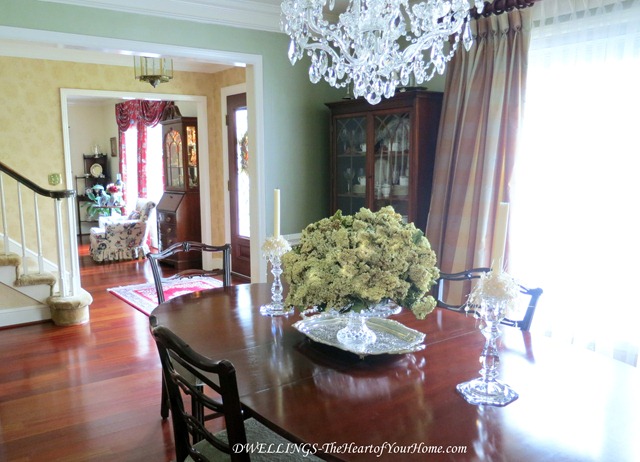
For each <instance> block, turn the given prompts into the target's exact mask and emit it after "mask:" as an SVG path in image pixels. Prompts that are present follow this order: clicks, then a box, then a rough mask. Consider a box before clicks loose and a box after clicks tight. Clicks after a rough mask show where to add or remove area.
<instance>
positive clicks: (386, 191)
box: [373, 112, 411, 221]
mask: <svg viewBox="0 0 640 462" xmlns="http://www.w3.org/2000/svg"><path fill="white" fill-rule="evenodd" d="M410 127H411V125H410V114H409V112H398V113H390V114H389V113H386V114H377V115H375V116H374V133H375V140H376V144H375V151H374V167H373V178H374V206H373V210H379V209H380V208H382V207H385V206H387V205H391V206H392V207H393V208H394V209H395V211H396V212H397V213H399V214H400V215H402V216H403V218H404V220H405V221H407V219H408V213H409V178H411V172H410V162H409V160H410V158H411V156H410V153H411V145H410V143H411V136H410V135H411V130H410Z"/></svg>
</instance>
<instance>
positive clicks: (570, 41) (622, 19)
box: [509, 0, 640, 365]
mask: <svg viewBox="0 0 640 462" xmlns="http://www.w3.org/2000/svg"><path fill="white" fill-rule="evenodd" d="M534 9H537V14H538V16H540V18H539V19H538V20H537V21H534V25H535V27H534V29H533V31H532V38H531V46H530V52H529V53H530V54H529V70H528V77H527V92H526V104H525V112H524V124H523V132H522V135H521V138H520V147H519V149H518V154H517V159H516V163H515V172H514V176H513V181H512V185H511V191H512V194H511V202H512V208H511V218H510V220H511V222H510V238H509V239H510V240H509V246H510V251H509V255H510V256H509V259H510V261H509V271H510V273H512V274H514V275H517V277H518V278H519V279H521V280H522V281H523V282H526V283H527V284H529V285H533V286H536V287H542V288H543V289H544V294H543V296H542V298H541V299H540V302H539V305H538V311H537V312H536V317H535V319H534V322H533V326H532V330H533V331H534V332H535V331H540V332H543V333H545V334H546V335H548V336H551V337H554V338H557V339H560V340H563V341H566V342H570V343H573V344H577V345H581V346H586V347H587V348H590V349H592V350H595V351H598V352H602V353H605V354H607V355H609V356H612V357H614V358H616V359H620V360H622V361H625V362H627V363H629V364H632V365H637V364H638V347H639V343H640V340H639V339H640V335H639V334H638V329H639V326H640V306H639V305H640V299H639V298H638V297H637V293H636V292H637V287H639V286H640V272H638V270H637V268H638V264H639V263H640V241H639V238H638V234H639V233H638V229H637V224H636V223H637V221H638V211H639V210H640V141H639V140H638V133H639V132H640V115H639V110H640V88H639V83H640V1H639V0H634V1H624V2H621V1H614V2H611V1H597V2H594V1H588V0H572V1H569V0H563V1H560V0H559V1H553V0H545V1H543V2H540V3H537V4H536V5H535V8H534Z"/></svg>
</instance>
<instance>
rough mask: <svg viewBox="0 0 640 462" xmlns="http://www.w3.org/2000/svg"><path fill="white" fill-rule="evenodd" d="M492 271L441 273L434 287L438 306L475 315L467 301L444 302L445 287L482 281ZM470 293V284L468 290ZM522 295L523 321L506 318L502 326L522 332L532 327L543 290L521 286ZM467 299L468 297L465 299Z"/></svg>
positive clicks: (478, 269) (474, 269) (470, 270)
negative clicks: (481, 278) (467, 307)
mask: <svg viewBox="0 0 640 462" xmlns="http://www.w3.org/2000/svg"><path fill="white" fill-rule="evenodd" d="M489 271H491V268H472V269H468V270H465V271H461V272H459V273H440V277H439V278H438V279H437V281H436V285H435V286H434V291H433V296H434V298H435V299H436V302H437V305H436V306H440V307H442V308H445V309H447V310H451V311H458V312H461V313H472V314H474V313H475V312H474V310H473V309H471V310H467V309H466V300H465V301H464V302H461V303H448V302H446V301H445V300H444V298H445V286H446V284H450V283H457V282H459V283H464V282H465V281H471V280H473V279H480V277H481V276H482V274H483V273H487V272H489ZM468 290H469V292H470V284H469V288H468ZM520 293H521V294H522V296H523V299H524V300H525V301H526V304H527V305H526V310H524V315H523V316H522V318H521V319H509V318H505V319H503V320H502V322H501V324H504V325H507V326H511V327H517V328H518V329H520V330H523V331H528V330H529V328H530V327H531V322H532V321H533V315H534V314H535V311H536V306H537V305H538V299H539V298H540V295H542V289H540V288H535V289H530V288H527V287H525V286H523V285H520ZM465 299H466V297H465Z"/></svg>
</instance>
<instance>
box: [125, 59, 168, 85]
mask: <svg viewBox="0 0 640 462" xmlns="http://www.w3.org/2000/svg"><path fill="white" fill-rule="evenodd" d="M133 67H134V69H135V73H136V79H138V80H140V81H141V82H149V83H150V84H151V86H152V87H154V88H155V87H157V86H158V84H159V83H165V82H168V81H169V80H171V79H172V78H173V60H172V59H171V58H151V57H148V56H134V57H133Z"/></svg>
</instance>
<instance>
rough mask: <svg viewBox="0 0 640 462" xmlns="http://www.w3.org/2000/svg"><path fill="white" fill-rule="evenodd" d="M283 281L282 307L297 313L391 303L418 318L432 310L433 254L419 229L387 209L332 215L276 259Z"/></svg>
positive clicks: (362, 309) (355, 309) (357, 309)
mask: <svg viewBox="0 0 640 462" xmlns="http://www.w3.org/2000/svg"><path fill="white" fill-rule="evenodd" d="M282 262H283V264H284V275H285V278H286V279H287V281H288V282H289V284H290V285H289V293H288V294H287V298H286V301H285V304H286V305H293V306H296V307H298V308H299V309H301V310H307V309H308V308H310V307H316V308H317V310H318V311H321V312H322V311H327V312H334V313H336V314H342V313H346V312H355V313H361V312H364V313H366V311H367V310H368V309H369V307H372V306H374V305H377V304H379V303H381V302H387V301H393V302H395V303H396V304H397V305H399V306H401V307H404V308H409V309H411V310H412V311H413V313H414V314H415V316H416V317H417V318H419V319H423V318H424V317H425V316H426V315H427V314H429V313H430V312H431V311H433V309H434V308H435V305H436V302H435V300H434V298H433V297H432V296H431V295H430V289H431V286H433V284H434V283H435V281H436V279H437V278H438V275H439V271H438V268H437V267H436V255H435V253H434V252H433V250H432V249H431V246H430V244H429V241H428V240H427V238H426V237H425V236H424V234H423V233H422V231H420V230H419V229H417V228H416V227H415V226H414V224H413V223H408V224H407V223H403V221H402V217H401V216H400V215H399V214H397V213H396V212H395V211H394V210H393V208H392V207H383V208H382V209H380V210H379V211H377V212H372V211H371V210H369V209H366V208H362V209H360V211H359V212H357V213H356V214H354V215H345V216H343V215H342V212H340V211H338V212H336V214H335V215H333V216H332V217H330V218H324V219H322V220H320V221H318V222H316V223H312V224H310V225H309V226H307V227H306V228H305V229H304V230H303V231H302V236H301V238H300V243H299V244H298V245H296V246H295V247H294V248H293V249H292V250H291V251H290V252H287V253H286V254H285V255H284V256H283V257H282Z"/></svg>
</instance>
